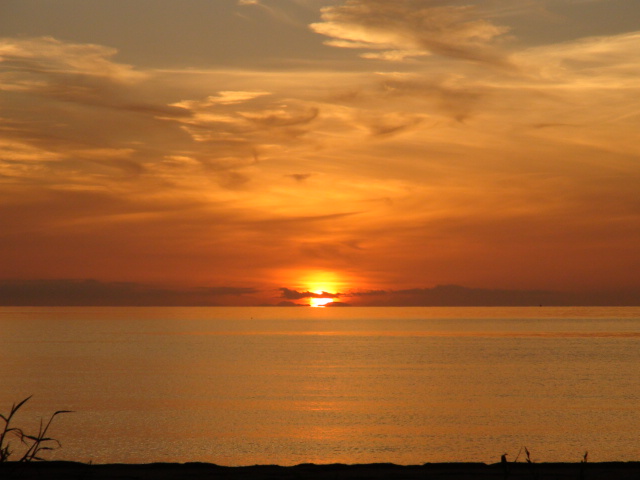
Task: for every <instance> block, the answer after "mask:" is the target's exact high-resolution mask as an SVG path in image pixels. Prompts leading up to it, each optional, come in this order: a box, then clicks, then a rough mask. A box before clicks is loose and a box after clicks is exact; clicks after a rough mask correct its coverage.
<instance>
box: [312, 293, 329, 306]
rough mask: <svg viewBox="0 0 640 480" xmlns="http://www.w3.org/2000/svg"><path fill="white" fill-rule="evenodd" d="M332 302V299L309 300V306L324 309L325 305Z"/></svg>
mask: <svg viewBox="0 0 640 480" xmlns="http://www.w3.org/2000/svg"><path fill="white" fill-rule="evenodd" d="M317 293H321V292H317ZM333 301H334V299H333V298H310V299H309V305H311V306H312V307H324V306H325V305H327V303H331V302H333Z"/></svg>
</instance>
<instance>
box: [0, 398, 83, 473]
mask: <svg viewBox="0 0 640 480" xmlns="http://www.w3.org/2000/svg"><path fill="white" fill-rule="evenodd" d="M30 398H31V396H28V397H27V398H25V399H24V400H22V401H20V402H18V403H14V404H13V405H12V406H11V410H10V411H9V413H8V414H7V415H4V414H0V419H2V420H3V421H4V428H2V431H1V432H0V463H4V462H8V461H10V460H13V458H12V456H13V454H14V453H16V451H15V450H14V449H12V445H11V441H10V438H11V437H17V438H19V439H20V443H21V444H22V445H24V451H23V452H22V454H21V455H18V456H17V457H16V458H18V460H17V461H18V462H33V461H37V460H44V459H43V458H42V457H41V454H42V453H43V452H46V451H49V450H55V449H56V448H59V447H60V446H61V445H60V442H59V441H58V440H56V439H55V438H51V437H48V436H47V432H48V431H49V427H50V426H51V423H52V422H53V419H54V418H55V417H56V416H58V415H61V414H63V413H71V410H58V411H56V412H54V413H53V415H51V417H49V421H48V422H46V423H44V422H43V420H42V418H41V419H40V427H39V428H38V433H36V434H34V435H31V434H28V433H25V432H24V430H23V429H22V428H19V427H14V426H13V425H12V424H11V422H12V420H13V419H14V417H15V415H16V413H17V412H18V410H20V408H21V407H22V406H23V405H24V404H25V403H27V401H29V399H30Z"/></svg>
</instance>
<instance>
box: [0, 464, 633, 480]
mask: <svg viewBox="0 0 640 480" xmlns="http://www.w3.org/2000/svg"><path fill="white" fill-rule="evenodd" d="M0 478H2V479H3V480H12V479H22V480H31V479H33V480H35V479H39V480H42V479H47V480H48V479H51V480H57V479H60V480H62V479H64V480H74V479H78V480H85V479H90V480H125V479H127V480H131V479H138V480H169V479H191V480H200V479H202V480H205V479H207V480H210V479H223V480H225V479H228V480H276V479H282V480H289V479H290V480H298V479H304V480H325V479H327V480H352V479H353V480H355V479H358V480H367V479H371V480H382V479H388V478H389V479H394V480H413V479H416V480H417V479H420V480H425V479H428V480H467V479H468V480H472V479H473V480H507V479H508V480H519V479H523V480H524V479H527V480H531V479H539V480H544V479H549V480H552V479H553V480H612V479H614V480H617V479H629V480H631V479H633V480H638V479H640V462H610V463H587V464H582V463H536V464H527V463H509V464H508V465H506V466H505V465H503V464H499V463H497V464H492V465H486V464H484V463H428V464H424V465H410V466H400V465H394V464H389V463H383V464H366V465H343V464H334V465H314V464H302V465H297V466H293V467H280V466H277V465H262V466H250V467H223V466H218V465H213V464H207V463H185V464H176V463H153V464H144V465H134V464H110V465H88V464H83V463H75V462H42V463H23V464H17V463H7V464H0Z"/></svg>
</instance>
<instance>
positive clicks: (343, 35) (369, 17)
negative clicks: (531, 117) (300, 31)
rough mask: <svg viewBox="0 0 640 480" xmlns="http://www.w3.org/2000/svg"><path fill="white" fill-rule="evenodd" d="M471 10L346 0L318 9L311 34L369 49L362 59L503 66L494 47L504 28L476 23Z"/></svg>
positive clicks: (434, 1)
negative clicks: (427, 58) (432, 58)
mask: <svg viewBox="0 0 640 480" xmlns="http://www.w3.org/2000/svg"><path fill="white" fill-rule="evenodd" d="M477 13H478V12H477V10H476V9H474V7H472V6H456V5H449V4H447V2H444V1H440V0H396V1H393V2H390V1H387V0H348V1H346V2H345V3H343V4H341V5H336V6H328V7H324V8H323V9H322V21H321V22H318V23H314V24H312V25H311V28H312V30H314V31H315V32H317V33H320V34H322V35H325V36H328V37H330V38H331V40H328V41H327V42H326V43H327V44H328V45H331V46H334V47H339V48H355V49H368V50H374V52H369V53H365V54H364V56H365V58H380V59H387V60H403V59H405V58H407V57H415V56H423V55H431V54H435V55H441V56H444V57H448V58H454V59H459V60H467V61H472V62H478V63H485V64H493V65H500V66H506V65H507V64H508V61H507V59H506V57H505V56H504V55H502V54H501V53H499V52H498V51H496V50H495V49H494V48H493V47H492V45H491V44H492V42H493V41H494V40H496V39H497V38H499V37H500V36H502V35H504V34H505V33H506V32H507V31H508V28H506V27H502V26H498V25H494V24H493V23H491V22H490V21H488V20H485V19H479V18H476V15H477Z"/></svg>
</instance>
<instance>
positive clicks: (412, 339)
mask: <svg viewBox="0 0 640 480" xmlns="http://www.w3.org/2000/svg"><path fill="white" fill-rule="evenodd" d="M0 361H1V362H2V363H1V365H2V368H1V369H0V412H1V413H7V412H8V411H9V409H10V407H11V404H12V403H13V402H17V401H19V400H21V399H23V398H25V397H27V396H28V395H33V397H32V398H31V400H29V402H27V404H25V405H24V407H23V408H22V409H21V410H20V411H19V413H18V415H17V417H16V419H15V421H16V426H20V427H23V428H24V429H26V430H28V431H29V430H33V429H37V422H38V419H39V417H44V418H45V420H46V419H47V418H48V415H49V414H51V413H53V411H55V410H60V409H68V410H74V412H75V413H69V414H64V415H61V416H59V417H57V418H56V420H55V421H54V423H53V426H52V428H51V431H50V433H51V435H52V436H53V437H55V438H57V439H59V440H60V441H61V443H62V448H60V449H58V450H56V451H54V452H51V453H49V454H48V458H54V459H66V460H77V461H84V462H89V461H90V462H93V463H107V462H127V463H129V462H144V463H147V462H188V461H204V462H213V463H217V464H221V465H253V464H281V465H293V464H299V463H306V462H313V463H334V462H340V463H370V462H393V463H398V464H419V463H424V462H446V461H479V462H487V463H492V462H496V461H499V459H500V455H502V454H503V453H508V454H509V456H508V457H507V458H509V459H510V460H513V459H515V458H516V456H517V455H518V452H519V451H520V450H521V448H522V447H523V446H527V447H528V449H529V451H530V452H531V454H532V457H533V459H534V460H536V461H579V460H580V459H581V458H582V455H583V454H584V452H585V451H589V460H590V461H610V460H621V461H629V460H640V436H639V432H640V308H635V307H634V308H550V307H536V308H415V307H414V308H393V307H387V308H355V307H349V308H274V307H266V308H247V307H240V308H84V307H77V308H27V307H21V308H9V307H4V308H0ZM0 426H1V425H0ZM14 442H15V441H14ZM17 446H18V445H17V444H16V447H17ZM522 458H523V454H522V453H521V456H520V459H522Z"/></svg>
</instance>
